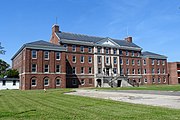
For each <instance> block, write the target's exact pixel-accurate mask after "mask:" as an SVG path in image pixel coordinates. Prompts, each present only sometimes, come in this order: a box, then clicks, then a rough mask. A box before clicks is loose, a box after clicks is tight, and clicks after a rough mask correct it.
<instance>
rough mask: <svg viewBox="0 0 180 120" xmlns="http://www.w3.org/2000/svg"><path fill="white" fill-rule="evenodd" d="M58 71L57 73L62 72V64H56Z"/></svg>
mask: <svg viewBox="0 0 180 120" xmlns="http://www.w3.org/2000/svg"><path fill="white" fill-rule="evenodd" d="M56 72H57V73H60V72H61V67H60V65H56Z"/></svg>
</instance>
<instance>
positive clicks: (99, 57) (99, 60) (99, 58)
mask: <svg viewBox="0 0 180 120" xmlns="http://www.w3.org/2000/svg"><path fill="white" fill-rule="evenodd" d="M97 58H98V64H101V56H97Z"/></svg>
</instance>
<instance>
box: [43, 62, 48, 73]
mask: <svg viewBox="0 0 180 120" xmlns="http://www.w3.org/2000/svg"><path fill="white" fill-rule="evenodd" d="M46 65H47V66H48V67H47V69H48V71H47V72H46ZM44 73H49V65H48V64H45V65H44Z"/></svg>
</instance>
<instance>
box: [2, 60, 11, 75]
mask: <svg viewBox="0 0 180 120" xmlns="http://www.w3.org/2000/svg"><path fill="white" fill-rule="evenodd" d="M9 66H10V65H9V64H7V63H6V62H5V61H3V60H2V59H0V78H3V77H4V76H5V75H6V70H7V68H9Z"/></svg>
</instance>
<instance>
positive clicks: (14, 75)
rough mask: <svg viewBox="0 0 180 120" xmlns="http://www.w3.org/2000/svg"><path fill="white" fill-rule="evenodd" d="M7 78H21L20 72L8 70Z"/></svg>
mask: <svg viewBox="0 0 180 120" xmlns="http://www.w3.org/2000/svg"><path fill="white" fill-rule="evenodd" d="M6 76H7V78H19V72H18V71H17V70H16V69H8V70H7V71H6Z"/></svg>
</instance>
